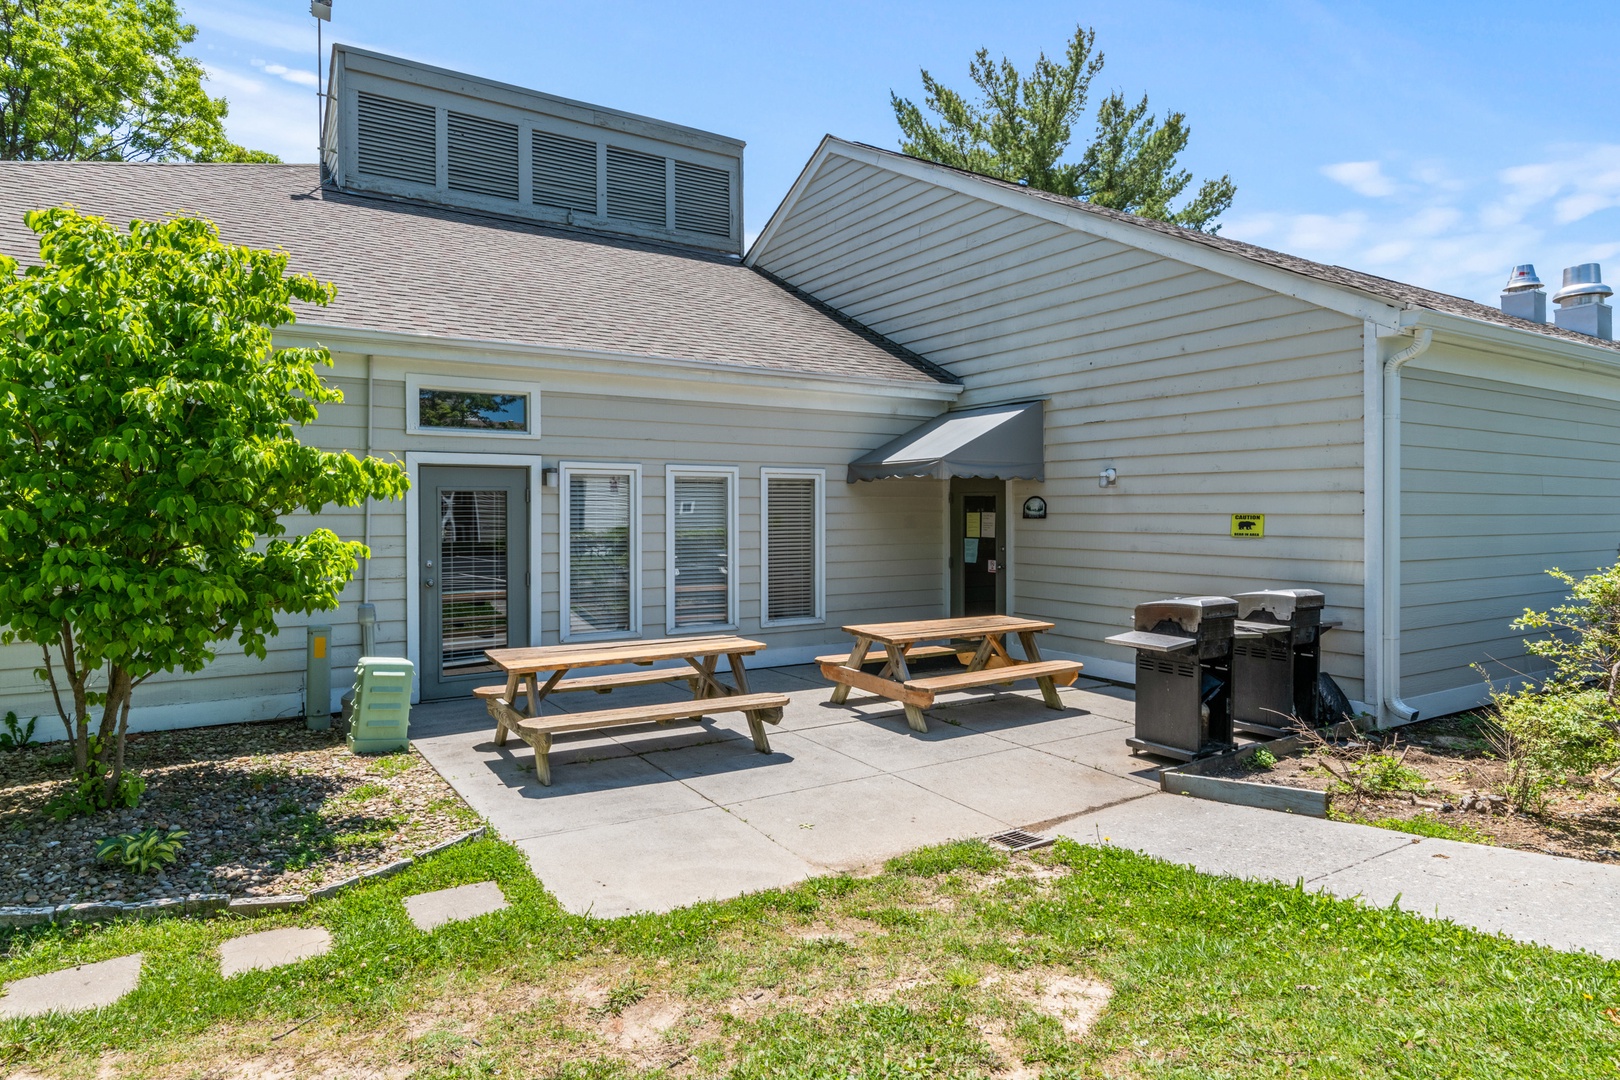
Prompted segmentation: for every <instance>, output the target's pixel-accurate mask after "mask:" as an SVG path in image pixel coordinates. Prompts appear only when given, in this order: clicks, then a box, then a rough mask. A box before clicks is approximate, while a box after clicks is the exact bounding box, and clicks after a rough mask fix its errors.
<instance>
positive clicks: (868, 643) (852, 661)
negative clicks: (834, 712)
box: [832, 637, 872, 705]
mask: <svg viewBox="0 0 1620 1080" xmlns="http://www.w3.org/2000/svg"><path fill="white" fill-rule="evenodd" d="M871 647H872V639H871V638H865V637H857V638H856V639H855V647H854V648H853V649H851V650H849V656H848V658H847V659H845V660H844V667H847V668H852V669H854V670H855V671H859V670H861V665H862V664H864V663H866V650H868V649H870V648H871ZM853 689H855V688H854V687H853V686H851V685H849V683H839V684H838V685H837V686H835V687H833V692H832V703H833V704H834V705H842V704H843V703H844V702H846V701H848V700H849V692H850V691H851V690H853Z"/></svg>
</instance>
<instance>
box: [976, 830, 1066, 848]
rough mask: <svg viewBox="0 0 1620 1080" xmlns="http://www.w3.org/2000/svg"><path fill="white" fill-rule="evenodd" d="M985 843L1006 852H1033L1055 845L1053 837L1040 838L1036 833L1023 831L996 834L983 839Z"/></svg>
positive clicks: (1055, 838) (1055, 839)
mask: <svg viewBox="0 0 1620 1080" xmlns="http://www.w3.org/2000/svg"><path fill="white" fill-rule="evenodd" d="M985 839H986V841H988V842H989V843H992V844H995V845H997V846H999V847H1004V848H1006V849H1007V850H1008V851H1034V850H1035V849H1036V848H1043V847H1050V846H1051V845H1053V844H1055V843H1057V837H1055V836H1041V835H1039V834H1037V833H1032V832H1025V831H1024V830H1023V829H1008V830H1007V831H1006V832H1001V833H996V835H994V836H988V837H985Z"/></svg>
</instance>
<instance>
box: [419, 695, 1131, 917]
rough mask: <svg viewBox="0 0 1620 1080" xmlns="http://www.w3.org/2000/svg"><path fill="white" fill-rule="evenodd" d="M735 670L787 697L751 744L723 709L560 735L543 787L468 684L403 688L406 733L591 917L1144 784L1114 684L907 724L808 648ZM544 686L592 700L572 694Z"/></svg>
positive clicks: (945, 836)
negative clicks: (417, 690) (448, 694)
mask: <svg viewBox="0 0 1620 1080" xmlns="http://www.w3.org/2000/svg"><path fill="white" fill-rule="evenodd" d="M749 681H750V685H751V688H752V689H753V690H756V691H762V690H768V691H780V692H783V693H786V694H788V695H789V696H790V699H791V704H790V705H789V706H788V709H787V712H786V715H785V716H784V718H783V720H782V723H781V724H780V725H779V726H777V727H773V728H770V729H769V731H770V740H771V747H772V750H773V752H772V753H770V754H760V753H757V752H755V751H754V749H753V747H752V744H751V743H750V741H749V738H748V729H747V723H746V721H744V719H743V718H742V717H741V716H724V717H718V718H711V719H707V720H705V721H704V722H703V723H702V724H701V725H698V724H692V723H682V724H673V725H670V726H668V727H657V726H654V725H648V726H647V727H645V728H634V729H618V730H617V731H615V732H613V733H612V734H611V735H609V734H605V733H604V734H596V733H585V734H582V735H573V736H562V737H560V738H559V739H558V740H557V743H556V746H555V747H554V749H553V750H552V754H551V761H552V770H553V772H552V776H553V784H552V786H550V787H543V786H541V785H540V784H539V783H537V782H536V780H535V777H534V765H533V753H532V751H530V749H529V748H528V747H527V746H525V745H524V744H523V743H521V742H519V741H518V740H516V739H513V740H509V742H508V743H507V745H506V746H504V747H497V746H495V745H494V742H493V739H492V736H493V733H494V723H493V721H491V720H490V719H489V717H488V715H487V713H485V711H484V708H483V706H482V704H481V703H478V702H474V701H471V700H468V701H452V702H438V703H432V704H427V705H420V706H417V707H416V709H415V710H413V712H412V715H411V734H412V741H413V742H414V743H415V744H416V746H417V748H418V749H419V750H420V751H421V753H422V754H423V756H424V757H426V758H427V759H428V761H430V762H431V763H432V764H433V766H434V767H435V768H436V769H438V770H439V772H440V773H442V774H443V775H444V777H445V779H446V780H448V781H449V782H450V783H451V784H452V785H453V786H454V787H455V788H456V790H457V791H458V792H460V793H461V795H462V797H463V798H465V799H466V800H467V802H468V804H469V805H471V806H472V808H473V809H474V810H476V811H477V812H478V813H480V814H482V815H483V816H484V817H485V818H487V819H488V820H489V822H490V824H492V825H493V826H494V827H495V829H496V830H497V831H498V832H499V833H500V835H501V836H502V838H504V839H506V840H508V841H510V842H512V843H514V844H516V845H517V846H518V847H519V848H521V849H523V851H524V852H525V854H527V855H528V857H529V861H530V863H531V865H532V866H533V867H534V870H535V873H536V874H537V875H538V876H539V877H540V880H541V881H542V882H543V883H544V884H545V886H546V888H548V889H549V890H551V892H552V893H553V894H554V895H556V897H557V898H558V900H559V901H560V902H561V903H562V904H563V905H564V906H565V907H567V908H568V909H570V910H572V911H576V912H591V913H592V914H595V915H598V916H615V915H623V914H628V913H630V912H635V911H664V910H668V909H670V908H675V907H680V906H682V905H685V904H690V903H693V902H695V901H698V900H704V899H711V898H721V897H728V896H735V895H738V894H741V893H745V892H751V891H754V890H757V889H763V888H770V887H772V886H777V885H786V884H789V883H791V882H795V881H800V880H803V879H804V878H807V877H812V876H815V875H817V874H823V873H827V872H829V871H838V870H860V869H863V868H865V867H868V866H873V865H875V864H878V863H881V862H882V860H884V859H886V858H888V857H890V856H893V855H898V854H901V853H903V852H906V851H910V850H912V849H914V848H918V847H921V846H923V845H926V844H935V843H940V842H942V841H946V840H952V839H957V838H961V837H971V836H985V835H988V834H990V833H994V832H998V831H1000V830H1003V829H1006V828H1009V827H1029V826H1039V825H1044V824H1050V823H1055V822H1057V821H1060V820H1063V819H1067V818H1072V817H1075V816H1076V815H1079V814H1086V813H1090V812H1093V811H1097V810H1100V809H1103V808H1105V807H1109V806H1113V805H1116V804H1119V803H1122V802H1125V801H1128V800H1131V799H1139V798H1142V797H1145V796H1147V795H1149V794H1151V793H1152V792H1154V791H1156V790H1157V787H1158V779H1157V767H1156V765H1155V764H1154V763H1153V762H1152V761H1151V760H1150V759H1146V758H1137V757H1133V756H1132V755H1131V753H1130V751H1129V749H1128V748H1127V747H1126V745H1125V737H1126V735H1127V734H1129V729H1130V722H1131V718H1132V709H1133V705H1132V701H1131V697H1132V695H1131V693H1130V691H1128V690H1121V689H1118V688H1115V687H1111V686H1108V685H1106V684H1102V683H1097V682H1092V681H1088V680H1084V679H1082V680H1081V681H1079V682H1077V683H1076V684H1075V685H1074V686H1073V687H1070V688H1065V689H1063V690H1062V691H1061V694H1062V699H1063V702H1064V705H1065V706H1066V707H1065V708H1064V709H1062V710H1053V709H1049V708H1046V707H1045V706H1044V705H1043V704H1042V702H1041V700H1040V694H1039V691H1037V690H1035V689H1033V688H1031V689H1028V690H1022V689H1019V690H1009V691H1004V692H997V693H993V694H991V693H985V692H982V691H981V692H976V693H971V694H953V695H949V696H947V697H945V698H942V699H941V702H940V704H938V705H936V706H935V707H934V708H932V709H930V710H929V711H928V718H929V732H928V734H926V735H919V734H916V733H914V732H912V731H910V730H909V729H908V728H907V727H906V720H905V714H904V712H903V711H902V709H901V708H900V706H899V705H898V704H895V703H892V702H887V701H882V700H879V699H876V698H872V697H866V696H862V695H861V694H860V693H859V692H857V693H856V695H855V696H854V697H852V698H851V700H850V703H849V704H848V705H844V706H835V705H829V704H828V703H827V698H828V696H829V694H830V693H831V687H830V686H829V685H828V684H827V683H826V682H824V681H823V680H822V679H821V676H820V674H819V672H818V671H817V670H816V669H815V668H814V667H811V666H808V665H807V666H804V667H793V668H774V669H764V670H760V671H751V672H750V673H749ZM683 695H684V686H682V687H680V688H674V687H669V686H653V687H637V688H631V689H621V690H616V691H615V692H614V693H613V695H612V702H613V704H614V705H615V706H618V705H634V704H637V703H639V702H643V701H664V700H669V701H673V700H680V698H681V697H682V696H683ZM550 702H551V703H555V706H556V707H560V708H563V709H574V710H584V709H593V708H599V707H601V705H602V704H603V702H602V700H601V699H600V698H599V697H598V696H597V695H594V694H589V693H587V694H566V695H558V696H556V697H553V698H552V699H550Z"/></svg>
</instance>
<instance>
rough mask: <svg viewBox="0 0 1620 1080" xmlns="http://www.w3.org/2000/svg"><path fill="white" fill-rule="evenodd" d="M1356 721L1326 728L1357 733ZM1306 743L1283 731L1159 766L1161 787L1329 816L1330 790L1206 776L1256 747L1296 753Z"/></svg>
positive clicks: (1338, 734) (1333, 733) (1336, 733)
mask: <svg viewBox="0 0 1620 1080" xmlns="http://www.w3.org/2000/svg"><path fill="white" fill-rule="evenodd" d="M1355 732H1356V727H1355V724H1354V722H1352V721H1348V720H1347V721H1345V722H1344V723H1341V724H1335V725H1333V726H1332V727H1331V728H1329V729H1327V730H1326V731H1325V732H1323V735H1324V736H1325V737H1326V738H1329V739H1338V738H1342V737H1343V736H1345V735H1350V734H1354V733H1355ZM1304 744H1305V740H1304V739H1303V738H1301V737H1300V736H1298V735H1284V736H1283V737H1282V738H1280V739H1271V740H1269V741H1267V742H1258V743H1250V744H1249V745H1248V746H1242V747H1239V748H1237V749H1235V750H1226V751H1223V752H1222V753H1219V754H1211V755H1210V756H1209V757H1204V758H1195V759H1193V760H1192V761H1189V762H1187V763H1186V764H1185V765H1174V766H1171V767H1169V768H1166V769H1161V770H1159V790H1161V791H1167V792H1169V793H1170V794H1172V795H1186V796H1189V797H1191V798H1194V799H1208V800H1210V801H1211V802H1223V803H1232V804H1234V805H1237V806H1257V807H1260V808H1261V809H1264V810H1280V811H1282V812H1283V813H1285V814H1303V815H1305V816H1307V817H1319V818H1325V817H1327V812H1328V793H1327V792H1325V791H1313V790H1311V789H1310V788H1295V787H1284V786H1283V785H1281V784H1261V783H1257V782H1255V781H1253V780H1235V779H1232V778H1230V777H1226V776H1207V775H1205V774H1206V773H1207V772H1209V771H1210V770H1211V769H1214V768H1217V767H1222V766H1225V765H1228V764H1231V763H1232V762H1243V761H1247V760H1248V759H1249V758H1251V757H1253V756H1254V755H1255V753H1256V752H1257V751H1260V750H1265V751H1267V752H1268V753H1270V754H1272V755H1274V756H1276V757H1279V758H1280V757H1285V756H1287V755H1290V754H1292V753H1294V752H1295V751H1296V750H1298V749H1299V748H1300V747H1301V746H1303V745H1304Z"/></svg>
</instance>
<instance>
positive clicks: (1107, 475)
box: [1097, 465, 1119, 488]
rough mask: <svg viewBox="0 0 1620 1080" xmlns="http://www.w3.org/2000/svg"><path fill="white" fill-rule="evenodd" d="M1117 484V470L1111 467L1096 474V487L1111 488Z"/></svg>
mask: <svg viewBox="0 0 1620 1080" xmlns="http://www.w3.org/2000/svg"><path fill="white" fill-rule="evenodd" d="M1117 483H1119V470H1118V469H1116V468H1114V467H1113V466H1112V465H1110V466H1109V467H1108V468H1106V469H1104V470H1103V471H1102V472H1100V473H1098V474H1097V486H1098V487H1105V488H1108V487H1113V486H1114V485H1115V484H1117Z"/></svg>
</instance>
